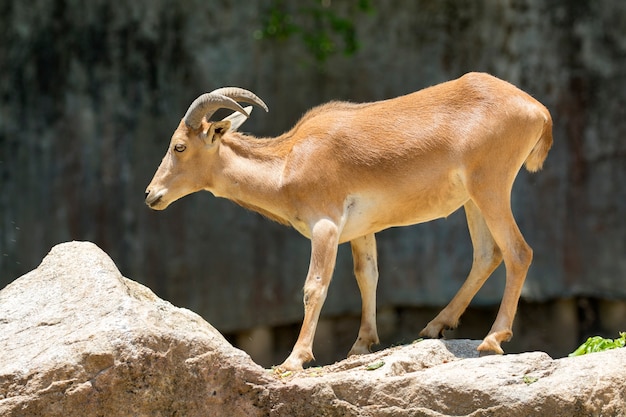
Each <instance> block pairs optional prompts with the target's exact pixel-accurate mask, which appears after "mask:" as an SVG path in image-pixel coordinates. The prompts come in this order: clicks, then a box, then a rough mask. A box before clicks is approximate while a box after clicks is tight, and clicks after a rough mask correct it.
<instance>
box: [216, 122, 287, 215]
mask: <svg viewBox="0 0 626 417" xmlns="http://www.w3.org/2000/svg"><path fill="white" fill-rule="evenodd" d="M278 148H280V143H277V139H256V138H252V137H247V136H245V135H242V134H234V135H229V137H227V138H223V140H222V143H221V144H220V149H219V151H218V152H219V161H220V163H219V164H216V170H215V171H214V173H213V176H214V178H213V187H212V188H213V190H211V191H213V194H215V195H216V196H220V197H225V198H228V199H230V200H233V201H236V202H237V203H239V204H241V205H243V206H246V207H249V208H252V209H255V210H257V211H261V212H263V211H269V212H273V211H274V210H272V208H273V206H274V204H276V202H277V200H278V199H279V193H280V177H281V173H282V170H283V166H284V158H281V156H280V155H282V154H283V153H282V152H280V150H279V149H278ZM274 214H276V215H278V213H274Z"/></svg>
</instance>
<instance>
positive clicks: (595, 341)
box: [569, 332, 626, 356]
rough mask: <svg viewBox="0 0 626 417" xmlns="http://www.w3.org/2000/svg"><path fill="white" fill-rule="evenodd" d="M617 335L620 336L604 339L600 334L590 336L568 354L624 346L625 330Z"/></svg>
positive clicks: (577, 354) (572, 354)
mask: <svg viewBox="0 0 626 417" xmlns="http://www.w3.org/2000/svg"><path fill="white" fill-rule="evenodd" d="M619 335H620V337H618V338H617V339H604V338H602V337H600V336H593V337H590V338H588V339H587V341H586V342H585V343H583V344H582V345H580V346H579V347H578V349H576V350H575V351H573V352H572V353H570V354H569V356H580V355H585V354H587V353H593V352H602V351H605V350H610V349H616V348H621V347H624V346H626V332H620V334H619Z"/></svg>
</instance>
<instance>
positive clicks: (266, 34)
mask: <svg viewBox="0 0 626 417" xmlns="http://www.w3.org/2000/svg"><path fill="white" fill-rule="evenodd" d="M293 4H294V3H291V5H293ZM373 10H374V8H373V6H372V4H371V0H359V1H357V2H354V3H353V4H350V5H349V6H347V7H344V8H343V9H342V13H343V14H340V12H338V11H337V7H334V8H333V6H332V2H331V0H308V1H303V2H299V5H298V6H297V7H296V8H294V7H289V6H288V5H287V2H285V1H284V0H273V1H272V3H271V6H270V7H269V8H268V9H267V11H266V12H265V14H264V15H263V16H262V27H261V28H260V29H258V30H256V31H255V32H254V37H255V39H257V40H274V41H285V40H288V39H290V38H292V37H296V38H297V39H299V41H300V42H302V43H303V44H304V46H305V48H306V50H307V51H308V52H309V54H310V55H312V56H313V58H314V59H315V61H316V62H317V63H318V64H323V63H324V62H325V61H326V60H327V59H328V58H329V57H330V56H332V55H334V54H336V53H338V52H340V51H341V52H343V54H344V55H346V56H350V55H353V54H354V53H355V52H356V51H357V50H358V49H359V43H358V41H357V36H356V26H355V23H354V22H355V19H356V17H357V15H358V14H359V13H372V12H373Z"/></svg>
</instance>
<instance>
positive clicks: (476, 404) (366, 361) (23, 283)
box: [0, 242, 626, 417]
mask: <svg viewBox="0 0 626 417" xmlns="http://www.w3.org/2000/svg"><path fill="white" fill-rule="evenodd" d="M478 343H479V342H478V341H471V340H426V341H421V342H417V343H414V344H411V345H406V346H399V347H395V348H392V349H386V350H383V351H380V352H376V353H373V354H370V355H363V356H357V357H352V358H349V359H346V360H344V361H341V362H338V363H336V364H333V365H329V366H325V367H320V368H309V369H307V370H304V371H302V372H299V373H285V374H276V373H274V372H272V371H270V370H266V369H263V368H261V367H260V366H258V365H256V364H255V363H254V362H253V361H252V360H251V359H250V357H249V356H248V355H247V354H246V353H245V352H243V351H241V350H238V349H236V348H234V347H233V346H231V345H230V344H229V343H228V342H227V341H226V340H225V339H224V338H223V337H222V335H221V334H220V333H219V332H218V331H217V330H215V329H214V328H213V327H212V326H211V325H210V324H209V323H207V322H206V321H204V320H203V319H202V318H201V317H200V316H198V315H197V314H195V313H193V312H191V311H189V310H186V309H182V308H178V307H175V306H173V305H171V304H170V303H168V302H166V301H164V300H161V299H159V298H158V297H157V296H156V295H154V293H152V292H151V291H150V290H149V289H148V288H146V287H144V286H142V285H140V284H138V283H136V282H134V281H132V280H130V279H127V278H124V277H123V276H122V275H121V274H120V272H119V271H118V269H117V268H116V266H115V264H114V263H113V261H112V260H111V259H110V258H109V257H108V256H107V254H106V253H104V252H103V251H102V250H100V249H99V248H98V247H97V246H95V245H94V244H92V243H86V242H71V243H64V244H61V245H58V246H56V247H54V248H53V249H52V251H51V252H50V253H49V254H48V256H46V258H45V259H44V260H43V261H42V263H41V265H40V266H39V267H38V268H37V269H35V270H34V271H31V272H30V273H28V274H26V275H24V276H22V277H20V278H19V279H17V280H16V281H14V282H13V283H11V284H10V285H8V286H7V287H6V288H4V289H3V290H2V291H0V415H2V416H5V417H17V416H32V417H36V416H46V417H54V416H185V417H193V416H198V417H200V416H203V417H204V416H245V417H251V416H420V415H423V416H452V415H454V416H460V415H466V416H507V417H515V416H530V415H537V416H539V415H541V416H553V417H556V416H589V415H598V416H599V415H602V416H618V415H619V416H623V415H626V349H616V350H613V351H608V352H604V353H596V354H590V355H586V356H582V357H577V358H564V359H556V360H554V359H552V358H550V357H549V356H548V355H546V354H545V353H542V352H531V353H524V354H516V355H503V356H487V357H481V358H479V357H477V354H476V350H475V348H476V346H477V344H478Z"/></svg>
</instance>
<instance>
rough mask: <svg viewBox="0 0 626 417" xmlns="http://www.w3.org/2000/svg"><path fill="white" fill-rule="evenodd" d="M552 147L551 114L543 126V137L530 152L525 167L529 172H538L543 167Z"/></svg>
mask: <svg viewBox="0 0 626 417" xmlns="http://www.w3.org/2000/svg"><path fill="white" fill-rule="evenodd" d="M551 147H552V118H551V117H550V113H548V114H547V117H546V119H545V122H544V124H543V130H542V131H541V136H540V137H539V140H538V141H537V143H536V144H535V147H534V148H533V149H532V150H531V151H530V154H529V155H528V157H527V158H526V162H525V166H526V169H527V170H528V171H529V172H537V171H539V170H540V169H541V167H542V166H543V161H545V160H546V157H547V156H548V151H549V150H550V148H551Z"/></svg>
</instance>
